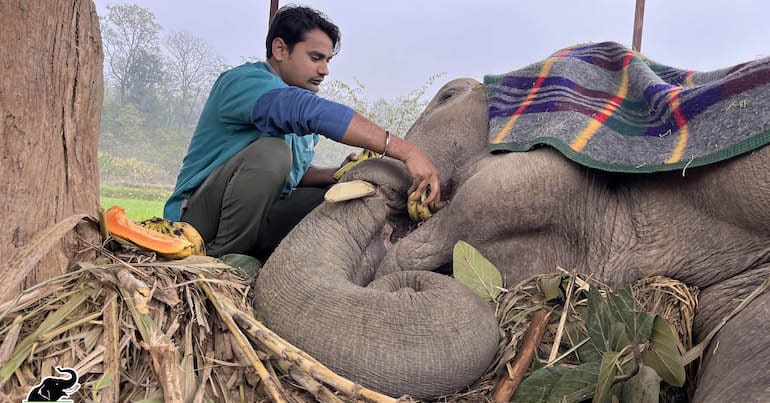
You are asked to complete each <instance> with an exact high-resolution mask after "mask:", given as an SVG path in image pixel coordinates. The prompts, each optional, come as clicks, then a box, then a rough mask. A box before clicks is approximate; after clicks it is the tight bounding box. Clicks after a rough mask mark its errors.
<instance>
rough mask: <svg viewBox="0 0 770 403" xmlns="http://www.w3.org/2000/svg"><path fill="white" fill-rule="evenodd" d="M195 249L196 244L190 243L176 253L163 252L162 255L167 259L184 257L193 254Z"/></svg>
mask: <svg viewBox="0 0 770 403" xmlns="http://www.w3.org/2000/svg"><path fill="white" fill-rule="evenodd" d="M194 250H195V245H193V244H192V243H190V245H189V246H186V247H185V248H184V249H182V250H180V251H179V252H176V253H163V254H162V256H163V257H165V258H167V259H184V258H186V257H187V256H190V255H192V254H193V251H194Z"/></svg>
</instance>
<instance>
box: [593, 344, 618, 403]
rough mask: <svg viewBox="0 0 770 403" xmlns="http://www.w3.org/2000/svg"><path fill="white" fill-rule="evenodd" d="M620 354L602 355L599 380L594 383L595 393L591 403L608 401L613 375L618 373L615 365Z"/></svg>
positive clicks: (613, 352)
mask: <svg viewBox="0 0 770 403" xmlns="http://www.w3.org/2000/svg"><path fill="white" fill-rule="evenodd" d="M621 355H622V352H618V351H607V352H606V353H604V355H602V363H601V365H600V366H599V379H598V380H597V381H596V392H595V393H594V398H593V400H592V402H593V403H600V402H605V401H609V400H610V392H611V391H612V385H613V384H614V383H615V375H616V374H617V373H618V367H617V366H616V365H615V364H617V362H618V359H619V358H620V356H621Z"/></svg>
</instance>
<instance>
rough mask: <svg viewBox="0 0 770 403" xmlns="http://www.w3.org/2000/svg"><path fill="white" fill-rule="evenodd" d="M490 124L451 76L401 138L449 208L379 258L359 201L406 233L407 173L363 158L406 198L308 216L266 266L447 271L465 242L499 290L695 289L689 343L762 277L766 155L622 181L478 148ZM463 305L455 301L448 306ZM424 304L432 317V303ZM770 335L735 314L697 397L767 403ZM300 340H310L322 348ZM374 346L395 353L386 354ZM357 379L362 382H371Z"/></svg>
mask: <svg viewBox="0 0 770 403" xmlns="http://www.w3.org/2000/svg"><path fill="white" fill-rule="evenodd" d="M487 124H488V120H487V103H486V93H485V90H484V87H483V86H482V85H481V84H480V83H478V82H476V81H475V80H471V79H460V80H454V81H452V82H450V83H448V84H447V85H445V86H444V87H443V88H442V89H441V90H440V91H439V93H438V94H437V95H436V97H435V98H434V99H433V100H432V101H431V103H430V104H429V105H428V107H427V108H426V110H425V112H424V113H423V115H422V116H421V117H420V119H418V121H417V122H416V123H415V125H414V126H413V127H412V128H411V129H410V131H409V133H408V135H407V138H408V139H409V140H410V141H412V142H414V143H416V144H417V145H418V146H420V147H421V148H422V149H423V150H425V151H426V152H427V154H428V155H429V156H430V157H431V159H432V160H433V161H434V162H435V163H436V164H437V166H438V167H439V170H440V172H441V178H442V195H444V199H448V200H449V202H448V205H447V206H446V207H445V208H444V209H442V210H441V211H439V212H438V213H437V214H435V215H434V216H433V217H432V218H430V219H429V220H427V221H426V222H425V223H423V224H422V225H421V226H419V227H418V228H417V229H415V230H414V231H412V232H409V233H407V234H405V235H404V236H403V237H401V238H400V239H399V240H398V241H397V242H396V243H395V244H394V246H393V247H392V248H390V249H389V250H388V251H387V252H386V253H385V255H384V257H383V258H382V260H381V261H380V256H382V254H383V252H382V251H383V249H384V248H383V247H382V246H381V244H382V237H377V236H369V237H368V238H367V235H366V234H369V235H371V233H372V231H369V232H367V231H363V232H364V233H363V234H361V233H360V230H361V228H360V227H366V226H367V225H368V224H367V225H363V224H362V223H363V222H364V219H360V218H359V219H357V218H355V217H357V214H359V213H360V210H361V209H360V208H359V207H356V206H360V205H368V206H371V207H370V208H369V210H368V211H369V212H370V213H371V212H374V211H375V210H376V209H378V208H382V209H383V210H387V211H379V210H377V213H376V214H381V215H382V214H384V215H388V216H389V217H391V218H390V221H391V222H392V223H393V225H394V226H395V227H396V228H397V230H396V234H397V235H402V234H401V233H400V231H399V228H402V226H399V223H398V220H397V219H395V218H394V217H396V210H398V209H400V208H403V199H404V197H405V195H404V194H403V190H404V189H405V188H406V186H407V183H406V182H408V181H409V179H408V177H406V176H405V174H403V173H402V174H401V175H400V177H401V178H402V180H403V181H404V182H405V183H403V184H401V185H398V184H394V183H393V181H392V179H394V178H396V179H397V178H398V177H399V175H395V174H394V175H390V176H388V178H387V179H388V180H383V172H384V171H385V168H386V164H384V163H383V162H381V161H373V162H372V163H368V161H364V162H362V163H361V164H360V165H359V166H358V167H356V169H353V170H351V171H350V172H349V174H348V176H347V177H346V179H355V178H360V179H367V180H370V181H372V182H374V183H377V184H380V185H382V187H381V190H383V189H385V188H389V189H392V190H395V191H396V192H401V193H398V194H395V195H394V194H392V193H389V192H387V191H382V192H381V193H379V194H378V196H376V197H375V198H374V199H373V200H366V201H356V202H353V203H346V204H342V205H340V206H335V207H334V208H333V209H334V211H335V214H337V215H336V216H335V217H336V219H341V217H345V215H344V214H343V215H339V214H340V213H339V211H340V210H341V211H344V212H347V213H348V214H349V216H347V218H346V219H341V220H343V221H341V222H340V223H339V224H340V225H341V226H342V227H344V229H342V228H340V229H334V230H332V231H329V232H328V234H329V235H325V234H327V232H326V231H325V229H323V228H317V229H315V230H314V231H313V230H310V227H312V226H313V225H319V224H323V225H327V224H328V219H327V220H325V219H324V218H323V217H324V216H325V215H328V214H329V210H330V207H329V206H323V207H321V208H319V209H318V210H316V211H314V212H313V213H312V214H311V215H310V216H308V218H307V219H306V220H305V221H303V223H302V224H301V226H302V227H303V228H304V229H303V230H302V233H297V234H295V233H292V234H291V235H292V236H290V237H289V238H287V240H286V241H285V242H284V243H283V244H282V245H281V246H279V248H278V251H277V252H280V260H279V261H273V260H272V258H271V261H268V264H267V265H266V269H268V271H273V272H278V271H280V270H285V271H294V270H297V267H298V266H302V265H303V264H305V263H304V261H305V260H306V258H307V256H308V255H313V254H319V253H322V254H328V255H329V256H332V255H334V254H336V253H342V254H343V255H344V256H345V257H344V258H343V260H346V262H345V263H344V264H345V265H352V266H353V270H354V271H356V270H358V269H357V268H356V266H357V267H358V268H363V267H366V268H367V269H366V270H370V268H371V267H373V266H374V265H377V268H376V273H375V277H376V278H378V279H384V278H387V277H388V276H389V275H392V274H393V273H399V272H402V271H405V270H433V269H436V268H439V267H442V266H445V265H447V264H449V263H451V259H452V256H451V255H452V248H453V246H454V244H455V243H456V242H457V241H458V240H464V241H467V242H468V243H470V244H471V245H473V246H475V247H476V248H478V249H479V250H480V251H481V252H482V253H483V254H484V255H485V256H486V257H487V258H489V260H490V261H491V262H492V263H494V264H495V265H496V266H497V267H498V268H499V269H500V270H501V271H502V272H503V275H504V282H505V284H506V285H511V284H515V283H517V282H518V281H520V280H522V279H525V278H527V277H530V276H532V275H535V274H541V273H547V272H553V271H554V270H555V269H556V267H557V266H558V267H563V268H568V269H573V270H576V271H579V272H584V273H591V274H592V275H593V276H595V277H596V278H597V279H599V280H600V281H603V282H605V283H607V284H609V285H611V286H613V287H622V286H624V285H626V284H629V283H631V282H633V281H635V280H637V279H639V278H643V277H648V276H655V275H661V276H667V277H671V278H675V279H678V280H681V281H683V282H685V283H687V284H689V285H694V286H697V287H699V288H700V289H701V294H700V296H699V304H698V308H697V313H696V318H695V333H696V337H703V336H705V335H706V334H707V333H708V332H709V331H710V330H711V329H712V328H714V327H715V326H716V325H717V324H718V322H719V321H720V320H721V319H722V318H723V317H724V316H725V315H726V314H727V313H729V312H730V311H732V310H733V309H734V308H735V307H736V306H737V305H738V303H740V301H741V300H742V299H743V298H745V297H746V296H747V295H748V294H749V293H751V292H752V291H753V290H754V289H755V288H756V287H757V286H759V285H760V284H761V283H762V281H764V279H766V278H768V276H770V265H769V264H768V260H770V197H769V196H770V148H769V147H764V148H762V149H759V150H756V151H754V152H752V153H749V154H746V155H743V156H740V157H737V158H734V159H732V160H730V161H726V162H723V163H719V164H715V165H711V166H707V167H702V168H695V169H687V170H686V172H682V171H676V172H668V173H657V174H645V175H622V174H611V173H606V172H600V171H595V170H591V169H588V168H584V167H581V166H579V165H577V164H575V163H573V162H571V161H569V160H568V159H566V158H565V157H563V156H562V155H561V154H559V153H558V152H556V151H555V150H552V149H550V148H541V149H537V150H534V151H531V152H527V153H508V154H498V155H491V154H489V153H488V152H487V150H486V145H487V144H486V143H487ZM396 169H398V168H390V170H396ZM683 174H684V175H683ZM382 197H385V198H388V200H390V201H389V202H387V203H385V204H389V206H390V208H385V207H382V205H383V202H382V201H381V198H382ZM374 200H380V201H377V202H376V201H374ZM340 233H346V234H350V236H352V238H350V237H347V236H346V237H340V236H339V234H340ZM356 234H358V237H356V236H357V235H356ZM322 240H323V241H322ZM349 245H356V247H355V248H351V247H350V246H349ZM364 245H366V246H365V247H364ZM297 247H301V248H300V250H295V248H297ZM350 250H354V252H349V251H350ZM374 250H379V252H376V253H372V252H371V251H374ZM351 253H352V254H351ZM378 263H379V264H378ZM278 264H280V265H281V267H276V266H277V265H278ZM271 266H272V267H271ZM305 273H306V274H307V275H308V276H313V275H317V274H313V273H312V271H309V272H305ZM319 281H323V280H319ZM377 281H379V280H376V281H375V282H377ZM329 282H331V281H329ZM326 285H327V284H324V286H326ZM261 286H262V284H261V283H258V287H261ZM329 286H331V285H330V284H329ZM265 287H266V288H265V289H263V290H261V291H260V292H261V293H262V294H263V295H264V294H265V293H266V292H269V293H270V296H271V298H272V297H275V299H272V300H270V299H268V298H264V297H263V298H262V300H261V303H260V304H258V307H259V308H260V310H261V311H263V312H266V311H271V310H275V308H274V305H285V304H293V303H296V301H297V300H296V299H294V298H291V297H285V296H284V295H283V294H286V295H289V294H291V293H290V292H289V291H288V290H287V288H283V289H275V286H274V285H270V284H269V283H265ZM271 287H273V288H271ZM268 289H270V291H268ZM324 292H325V291H324V290H323V289H321V290H316V291H315V293H316V294H323V293H324ZM278 296H280V298H278ZM306 300H307V298H306ZM464 304H465V302H464V301H459V300H456V301H455V307H458V308H461V307H462V306H463V305H464ZM336 309H340V313H339V322H343V321H346V320H347V319H346V312H347V309H348V307H345V302H343V303H342V306H339V305H338V306H337V307H336ZM420 309H423V310H424V311H425V312H430V311H431V309H432V307H424V306H420ZM281 320H287V319H286V317H284V318H283V319H281V318H278V317H273V318H272V319H271V322H273V323H274V322H276V321H281ZM303 320H304V318H303ZM285 331H286V332H288V333H291V332H292V331H293V330H292V329H286V330H285ZM394 332H398V330H397V329H396V330H394ZM279 333H280V332H279ZM477 334H478V332H477ZM769 335H770V293H767V292H766V293H763V294H761V295H760V296H759V297H757V299H755V300H754V301H753V302H752V303H751V304H749V305H748V306H747V307H746V308H745V309H744V310H743V311H741V312H740V313H739V314H738V315H736V316H735V317H733V318H732V319H731V320H730V321H729V322H728V323H727V325H726V326H725V327H724V328H722V330H720V331H719V333H718V334H717V336H716V338H715V339H714V340H713V341H712V343H711V344H710V346H709V348H708V349H707V352H706V354H705V356H704V358H703V360H702V362H701V367H700V372H699V378H698V385H697V390H696V393H695V397H694V401H696V402H727V401H741V402H749V401H768V400H770V365H768V361H770V336H769ZM302 342H303V343H304V344H305V345H306V346H310V345H318V344H322V343H328V342H329V341H328V340H305V339H303V340H302ZM302 347H305V346H302ZM371 348H381V351H382V354H384V355H387V354H389V350H388V348H389V347H387V346H384V347H378V346H376V345H375V346H371ZM347 353H348V354H350V355H355V354H357V353H356V352H353V351H349V352H347ZM322 361H323V360H322ZM338 365H339V366H341V367H344V366H345V365H346V363H345V362H344V361H343V362H341V363H339V364H338ZM358 379H359V380H361V381H362V382H363V381H365V380H367V376H366V374H363V375H362V376H361V377H360V378H358Z"/></svg>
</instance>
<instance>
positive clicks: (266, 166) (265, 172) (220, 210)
mask: <svg viewBox="0 0 770 403" xmlns="http://www.w3.org/2000/svg"><path fill="white" fill-rule="evenodd" d="M290 170H291V150H290V149H289V146H288V145H287V144H286V142H285V141H283V139H281V138H274V137H266V138H261V139H259V140H256V141H255V142H253V143H251V144H250V145H249V146H247V147H246V148H244V149H243V150H241V151H240V152H239V153H238V154H236V155H234V156H233V157H232V158H231V159H230V160H229V161H227V162H226V163H225V164H223V165H222V166H220V167H219V168H217V169H216V170H214V172H212V173H211V175H209V177H208V178H207V179H206V180H205V181H204V182H203V183H202V184H201V186H199V187H198V189H197V190H196V191H195V192H194V193H193V195H192V196H191V197H190V198H189V199H188V200H187V204H186V205H185V207H183V209H182V217H181V220H182V221H185V222H188V223H190V224H192V225H193V226H194V227H195V228H196V229H197V230H198V232H200V234H201V236H202V237H203V240H204V241H205V242H206V253H207V254H208V255H209V256H215V257H219V256H223V255H226V254H228V253H240V254H245V255H251V256H254V257H256V258H257V259H260V260H261V261H263V262H264V261H265V259H266V258H267V257H268V256H269V255H270V253H272V251H273V249H275V247H276V246H278V244H279V243H280V242H281V240H282V239H283V238H284V237H285V236H286V235H287V234H288V233H289V231H291V229H292V228H294V226H295V225H297V223H299V221H300V220H302V218H304V217H305V216H306V215H307V214H308V213H310V212H311V211H312V210H313V209H314V208H315V207H316V206H318V205H319V204H321V202H323V196H324V193H325V192H326V188H309V187H308V188H305V187H298V188H296V189H294V191H293V192H292V193H291V194H290V195H289V196H288V197H287V198H285V199H284V198H281V191H282V190H283V188H284V186H286V181H287V180H288V177H289V172H290Z"/></svg>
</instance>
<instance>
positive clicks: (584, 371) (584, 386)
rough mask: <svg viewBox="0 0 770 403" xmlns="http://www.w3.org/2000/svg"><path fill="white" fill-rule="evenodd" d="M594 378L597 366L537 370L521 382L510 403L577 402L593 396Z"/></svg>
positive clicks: (587, 365)
mask: <svg viewBox="0 0 770 403" xmlns="http://www.w3.org/2000/svg"><path fill="white" fill-rule="evenodd" d="M598 375H599V363H598V362H590V363H587V364H581V365H579V366H577V367H573V368H568V367H545V368H541V369H539V370H537V371H535V372H533V373H532V374H531V375H529V376H528V377H526V378H525V379H524V380H523V381H522V382H521V384H520V385H519V387H518V388H516V393H514V395H513V398H512V399H511V402H521V403H550V402H554V403H556V402H580V401H583V400H585V399H587V398H590V397H591V395H593V392H594V389H595V388H596V379H597V376H598Z"/></svg>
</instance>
